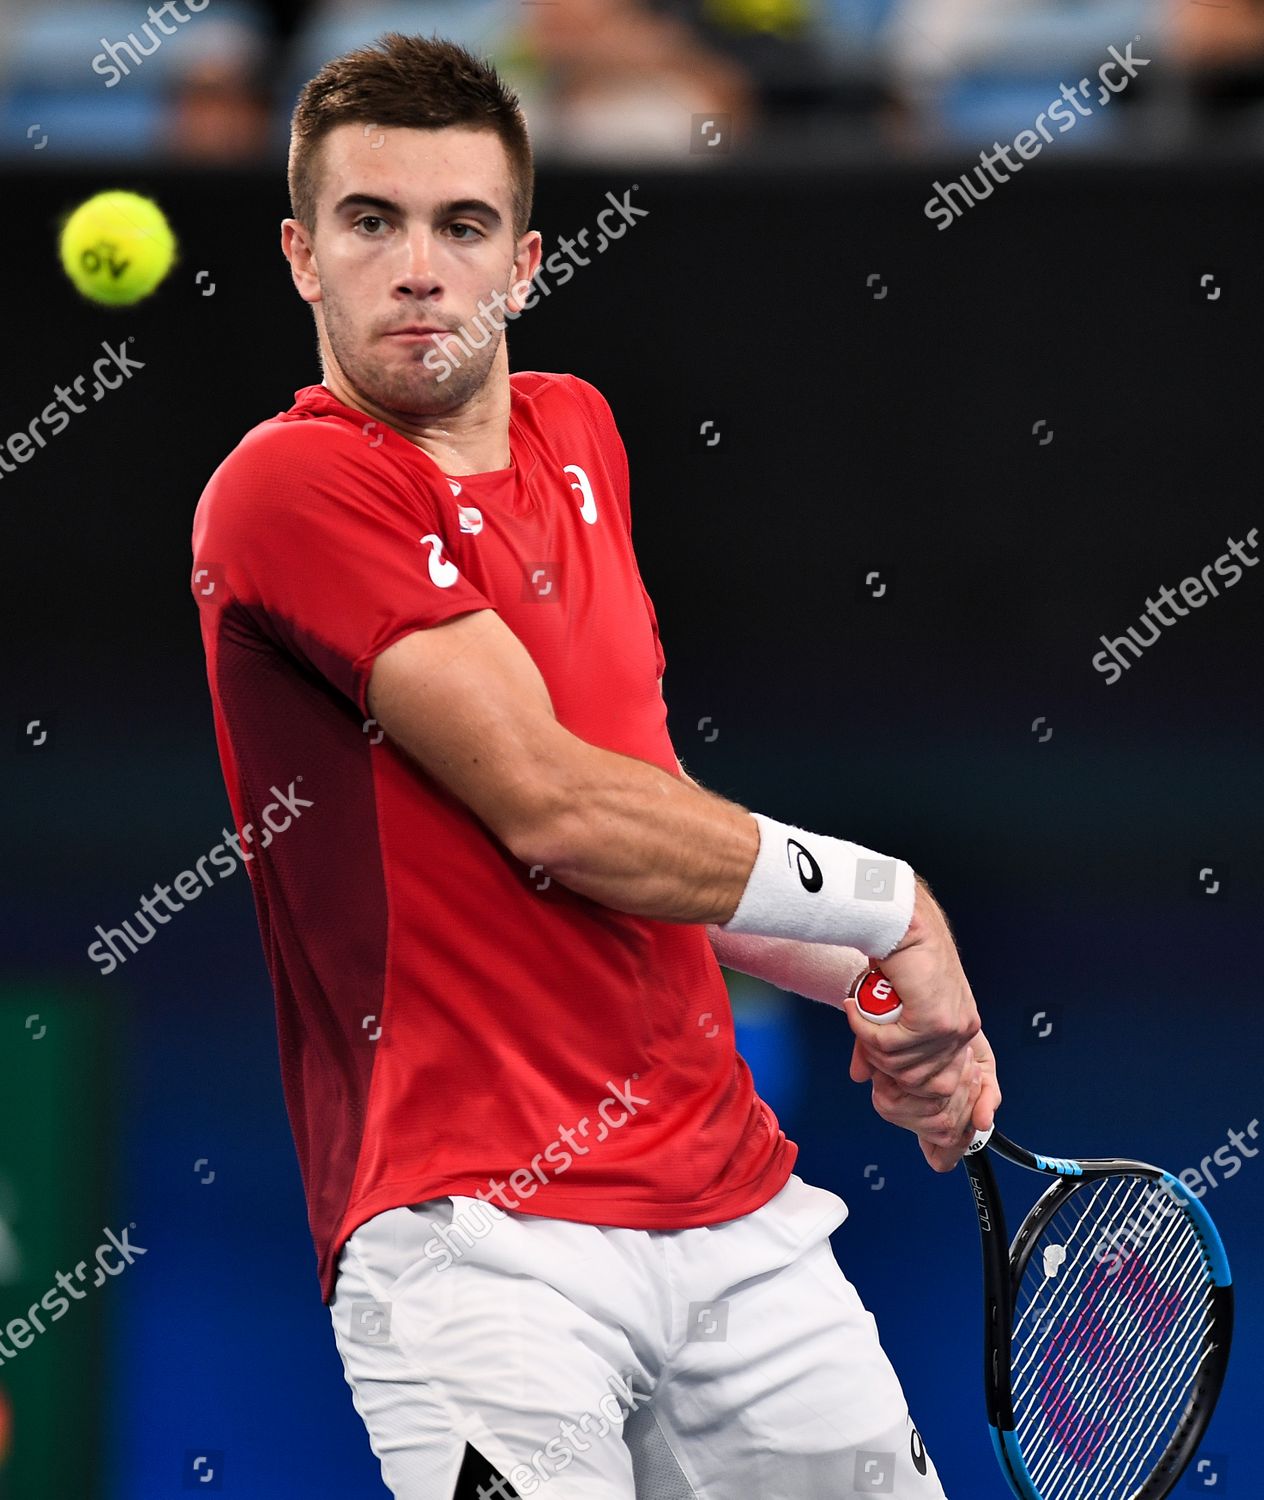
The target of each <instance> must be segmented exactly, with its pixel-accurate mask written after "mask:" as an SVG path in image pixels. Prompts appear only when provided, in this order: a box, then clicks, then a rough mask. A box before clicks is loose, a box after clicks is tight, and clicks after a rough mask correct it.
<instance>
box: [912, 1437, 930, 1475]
mask: <svg viewBox="0 0 1264 1500" xmlns="http://www.w3.org/2000/svg"><path fill="white" fill-rule="evenodd" d="M909 1455H910V1457H911V1458H912V1460H913V1467H914V1468H915V1469H916V1470H917V1472H918V1473H919V1474H925V1472H926V1445H925V1443H923V1442H922V1435H921V1433H920V1432H918V1430H917V1428H916V1427H914V1429H913V1435H912V1437H911V1438H910V1439H909Z"/></svg>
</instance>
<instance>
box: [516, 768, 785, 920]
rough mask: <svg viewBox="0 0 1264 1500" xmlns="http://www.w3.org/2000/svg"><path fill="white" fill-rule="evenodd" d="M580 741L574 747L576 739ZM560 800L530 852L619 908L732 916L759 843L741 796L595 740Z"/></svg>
mask: <svg viewBox="0 0 1264 1500" xmlns="http://www.w3.org/2000/svg"><path fill="white" fill-rule="evenodd" d="M572 748H573V747H572ZM569 759H570V764H569V765H568V768H567V776H566V783H565V786H560V785H559V787H558V794H557V798H556V807H555V810H554V811H553V812H552V814H551V815H550V816H549V817H547V818H546V819H545V820H544V821H543V824H542V826H541V829H540V831H539V833H538V834H537V836H536V838H535V840H534V841H533V842H532V843H531V844H530V845H529V846H528V847H527V849H526V851H525V853H524V852H523V851H519V855H520V857H521V858H524V859H526V857H527V855H533V856H534V857H533V858H530V859H527V862H528V863H531V864H533V865H534V864H539V865H542V866H543V868H544V869H545V871H546V872H547V873H548V874H549V875H551V876H552V877H553V878H554V879H555V880H557V881H558V882H560V884H562V885H564V886H566V887H568V889H570V890H573V891H577V892H578V893H579V894H580V895H582V896H587V897H589V898H590V899H591V900H593V901H598V902H600V903H601V904H602V905H603V906H609V907H611V908H612V909H613V910H615V911H623V912H629V913H631V914H632V915H634V916H642V917H657V918H658V919H659V920H661V921H667V922H702V923H711V922H714V923H720V922H727V921H728V920H729V918H730V917H732V915H733V913H734V912H735V911H736V910H737V906H738V903H739V901H740V900H741V899H742V892H743V891H744V890H745V889H746V884H747V881H748V880H749V879H750V873H751V870H752V868H753V867H754V863H755V856H756V854H757V853H758V851H759V825H758V824H757V823H756V822H755V819H754V818H753V817H752V816H751V814H750V813H749V812H748V811H747V810H746V809H745V808H743V807H740V806H739V805H738V804H737V803H734V802H729V801H726V800H725V799H724V798H723V797H718V796H716V795H715V794H714V793H713V792H708V791H704V790H703V789H702V788H701V787H699V786H697V785H696V784H695V783H691V782H689V781H687V780H684V779H682V777H677V776H673V775H671V774H670V773H669V772H667V771H664V770H662V769H661V768H660V767H659V766H655V765H651V764H650V763H649V762H648V761H643V760H637V759H635V758H634V757H632V756H627V755H618V754H616V753H615V752H614V751H610V750H604V749H602V748H600V747H599V746H596V745H585V746H584V748H583V750H582V751H579V752H577V753H574V754H572V755H571V757H570V758H569Z"/></svg>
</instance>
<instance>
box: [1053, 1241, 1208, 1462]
mask: <svg viewBox="0 0 1264 1500" xmlns="http://www.w3.org/2000/svg"><path fill="white" fill-rule="evenodd" d="M1192 1268H1193V1257H1192V1256H1187V1257H1186V1266H1185V1267H1183V1268H1182V1270H1187V1269H1192ZM1163 1270H1164V1273H1165V1274H1168V1275H1171V1274H1172V1272H1173V1266H1172V1265H1171V1264H1165V1265H1164V1267H1163ZM1159 1285H1160V1284H1159V1283H1157V1282H1152V1284H1151V1290H1150V1295H1149V1296H1148V1297H1147V1298H1146V1300H1145V1301H1144V1302H1142V1303H1141V1305H1140V1307H1139V1308H1137V1307H1135V1305H1134V1307H1133V1308H1132V1309H1131V1310H1132V1311H1133V1312H1135V1313H1136V1317H1135V1320H1134V1323H1133V1325H1132V1326H1131V1327H1130V1328H1128V1324H1127V1322H1126V1318H1127V1313H1126V1312H1125V1313H1124V1317H1123V1318H1121V1317H1120V1313H1121V1311H1123V1309H1122V1307H1121V1303H1122V1302H1123V1301H1124V1300H1127V1299H1126V1298H1125V1297H1120V1296H1115V1297H1113V1298H1111V1299H1109V1300H1107V1299H1105V1298H1102V1297H1101V1295H1100V1293H1098V1294H1097V1296H1098V1299H1099V1300H1098V1302H1097V1305H1095V1306H1092V1307H1091V1308H1090V1311H1089V1316H1087V1317H1085V1316H1084V1310H1083V1309H1081V1312H1080V1313H1079V1314H1077V1316H1076V1317H1075V1318H1074V1319H1073V1320H1072V1321H1071V1322H1070V1323H1069V1324H1067V1325H1064V1326H1063V1327H1062V1329H1061V1330H1060V1335H1061V1337H1060V1339H1059V1342H1058V1344H1057V1346H1056V1347H1054V1348H1053V1349H1052V1350H1051V1351H1050V1359H1051V1361H1052V1362H1054V1368H1055V1369H1056V1370H1057V1371H1058V1375H1059V1376H1060V1377H1061V1379H1060V1381H1059V1382H1057V1384H1054V1389H1055V1390H1056V1389H1057V1385H1058V1384H1060V1385H1061V1391H1060V1394H1059V1395H1058V1397H1057V1399H1056V1400H1054V1401H1052V1402H1051V1401H1050V1399H1049V1397H1050V1389H1049V1385H1050V1383H1046V1385H1045V1387H1044V1388H1043V1389H1042V1390H1041V1392H1040V1407H1041V1408H1042V1410H1041V1415H1042V1417H1043V1418H1044V1423H1043V1425H1044V1426H1046V1427H1047V1428H1049V1429H1051V1434H1050V1436H1051V1437H1052V1441H1051V1442H1050V1443H1049V1446H1048V1447H1047V1448H1046V1450H1045V1453H1044V1455H1043V1462H1042V1463H1041V1464H1040V1467H1041V1469H1042V1477H1043V1471H1044V1470H1045V1469H1046V1468H1048V1466H1049V1464H1050V1463H1051V1462H1054V1463H1055V1468H1054V1474H1055V1475H1056V1474H1059V1473H1060V1472H1061V1471H1064V1470H1065V1469H1066V1468H1067V1466H1068V1465H1074V1466H1075V1468H1076V1469H1077V1470H1078V1471H1079V1472H1080V1473H1081V1474H1082V1475H1092V1476H1093V1478H1094V1480H1095V1481H1096V1479H1097V1477H1098V1476H1097V1469H1098V1467H1099V1466H1098V1465H1096V1464H1095V1463H1094V1460H1096V1459H1097V1458H1098V1457H1099V1456H1100V1455H1102V1454H1103V1453H1105V1452H1106V1447H1105V1444H1106V1441H1107V1438H1108V1437H1109V1438H1113V1436H1114V1432H1113V1428H1112V1420H1111V1419H1116V1420H1117V1419H1118V1417H1119V1416H1120V1415H1121V1413H1123V1412H1131V1413H1134V1414H1135V1413H1137V1412H1153V1410H1154V1409H1155V1408H1154V1407H1153V1406H1152V1405H1149V1404H1147V1403H1144V1402H1142V1403H1139V1402H1138V1401H1137V1399H1136V1398H1137V1396H1138V1394H1141V1395H1144V1394H1145V1391H1144V1389H1143V1390H1142V1391H1141V1392H1140V1393H1139V1392H1138V1390H1137V1384H1138V1379H1139V1377H1140V1374H1141V1371H1142V1369H1143V1368H1145V1361H1147V1360H1149V1361H1150V1362H1151V1368H1152V1369H1156V1370H1158V1369H1162V1368H1163V1366H1162V1365H1156V1364H1154V1362H1153V1361H1154V1354H1155V1349H1154V1345H1155V1339H1154V1337H1153V1332H1152V1329H1151V1328H1150V1326H1149V1323H1150V1318H1151V1314H1152V1313H1153V1312H1154V1309H1155V1299H1156V1293H1157V1288H1158V1286H1159ZM1166 1300H1167V1301H1168V1303H1169V1305H1170V1302H1171V1298H1168V1299H1166ZM1198 1310H1199V1309H1198V1307H1197V1304H1196V1302H1194V1301H1192V1300H1191V1301H1190V1302H1189V1303H1188V1304H1186V1306H1185V1316H1184V1318H1183V1319H1182V1320H1181V1322H1180V1323H1179V1324H1177V1325H1175V1326H1173V1322H1172V1320H1170V1319H1169V1321H1168V1327H1167V1329H1166V1331H1167V1332H1168V1333H1170V1334H1171V1335H1172V1338H1171V1339H1170V1340H1169V1343H1170V1344H1172V1345H1174V1346H1175V1347H1174V1348H1173V1352H1172V1354H1171V1356H1170V1363H1169V1365H1168V1366H1167V1368H1168V1369H1169V1371H1171V1370H1173V1369H1175V1370H1177V1371H1178V1372H1179V1370H1180V1368H1181V1367H1180V1365H1179V1364H1177V1363H1176V1362H1177V1361H1178V1360H1179V1359H1180V1358H1181V1356H1180V1354H1179V1352H1178V1351H1179V1341H1180V1340H1181V1339H1182V1337H1183V1336H1185V1335H1186V1334H1188V1332H1189V1325H1190V1323H1191V1322H1192V1321H1193V1318H1194V1317H1195V1315H1196V1313H1197V1312H1198ZM1112 1328H1127V1329H1128V1331H1127V1333H1126V1334H1124V1335H1121V1336H1116V1335H1114V1334H1113V1333H1111V1331H1110V1330H1111V1329H1112ZM1086 1329H1087V1330H1089V1336H1088V1337H1086ZM1143 1344H1144V1347H1141V1346H1142V1345H1143ZM1160 1352H1161V1351H1160ZM1072 1360H1074V1365H1075V1370H1076V1373H1075V1374H1074V1375H1073V1377H1072V1379H1071V1381H1069V1382H1068V1381H1066V1379H1065V1370H1066V1366H1067V1364H1068V1363H1070V1362H1071V1361H1072ZM1152 1383H1153V1382H1151V1384H1152ZM1126 1420H1127V1419H1126ZM1125 1430H1126V1428H1125ZM1151 1435H1152V1434H1151ZM1133 1436H1136V1432H1135V1430H1134V1432H1133ZM1050 1477H1053V1476H1052V1475H1051V1476H1050Z"/></svg>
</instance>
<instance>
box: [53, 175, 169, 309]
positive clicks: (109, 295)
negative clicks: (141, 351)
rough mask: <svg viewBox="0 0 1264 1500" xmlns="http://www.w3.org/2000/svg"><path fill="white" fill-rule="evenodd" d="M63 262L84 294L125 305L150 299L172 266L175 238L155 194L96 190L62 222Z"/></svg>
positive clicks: (93, 298)
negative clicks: (145, 195) (93, 194)
mask: <svg viewBox="0 0 1264 1500" xmlns="http://www.w3.org/2000/svg"><path fill="white" fill-rule="evenodd" d="M60 249H61V263H62V266H63V267H64V268H65V271H66V275H67V276H69V277H70V279H71V281H73V282H74V284H75V286H76V287H78V289H79V290H80V291H81V292H82V293H83V295H84V296H85V297H90V298H91V299H92V301H93V302H104V303H106V304H108V305H109V306H112V307H125V306H127V305H129V304H130V303H133V302H139V301H140V299H141V298H142V297H148V296H149V294H150V292H152V291H153V290H154V288H155V287H156V286H157V285H158V284H159V282H161V281H162V279H163V277H164V276H165V275H166V274H167V272H168V271H169V270H170V269H171V267H172V264H173V263H174V261H175V257H176V237H175V235H174V234H172V232H171V225H170V224H168V223H167V219H166V216H165V215H164V213H163V211H162V209H160V208H159V207H158V205H157V204H156V203H155V202H154V201H153V199H152V198H143V197H141V195H140V194H139V193H128V192H123V191H121V190H120V191H117V192H108V193H97V195H96V196H95V197H93V198H89V199H88V201H87V202H86V203H81V204H80V205H79V207H78V208H76V209H75V210H74V212H73V213H72V214H71V215H70V217H69V218H68V219H67V220H66V222H65V223H64V224H63V225H62V230H61V243H60Z"/></svg>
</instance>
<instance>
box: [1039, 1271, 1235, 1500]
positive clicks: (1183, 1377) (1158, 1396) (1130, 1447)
mask: <svg viewBox="0 0 1264 1500" xmlns="http://www.w3.org/2000/svg"><path fill="white" fill-rule="evenodd" d="M1200 1313H1203V1314H1205V1313H1206V1307H1205V1306H1199V1304H1198V1302H1197V1301H1196V1300H1194V1299H1191V1300H1190V1304H1189V1306H1188V1308H1187V1310H1186V1313H1185V1316H1184V1319H1183V1320H1182V1326H1181V1327H1180V1328H1179V1329H1178V1330H1177V1331H1176V1332H1177V1337H1178V1339H1179V1338H1181V1337H1182V1336H1184V1335H1185V1334H1188V1333H1189V1332H1190V1331H1191V1329H1190V1325H1191V1324H1192V1323H1193V1322H1194V1319H1195V1318H1198V1315H1199V1314H1200ZM1204 1325H1205V1317H1202V1318H1198V1324H1197V1330H1196V1331H1199V1332H1201V1330H1202V1329H1203V1327H1204ZM1200 1347H1201V1353H1200ZM1134 1348H1135V1341H1134ZM1208 1352H1209V1351H1208V1349H1207V1347H1206V1343H1205V1340H1203V1339H1201V1338H1197V1339H1193V1340H1186V1341H1185V1342H1184V1344H1183V1346H1182V1347H1181V1348H1180V1349H1178V1350H1177V1351H1175V1352H1174V1353H1173V1354H1172V1355H1171V1356H1170V1358H1169V1361H1168V1362H1167V1363H1166V1364H1161V1363H1160V1364H1152V1365H1151V1367H1150V1373H1149V1377H1148V1379H1146V1380H1145V1382H1144V1383H1143V1384H1141V1385H1140V1386H1139V1387H1135V1386H1134V1388H1133V1389H1132V1390H1131V1391H1130V1393H1129V1396H1130V1401H1129V1408H1128V1412H1127V1414H1126V1415H1125V1416H1124V1418H1123V1425H1122V1426H1121V1427H1120V1428H1119V1429H1118V1430H1115V1429H1111V1430H1110V1431H1109V1432H1108V1433H1107V1434H1105V1436H1108V1437H1109V1442H1106V1441H1105V1440H1103V1441H1102V1442H1101V1443H1100V1444H1099V1445H1098V1447H1097V1450H1096V1452H1095V1454H1094V1455H1093V1458H1094V1460H1096V1461H1095V1462H1094V1461H1090V1462H1089V1463H1088V1464H1084V1463H1082V1462H1080V1463H1078V1464H1077V1458H1078V1459H1081V1460H1082V1458H1083V1454H1079V1455H1077V1454H1075V1453H1074V1452H1073V1451H1070V1450H1064V1451H1062V1452H1061V1454H1059V1452H1058V1448H1057V1447H1056V1446H1051V1447H1050V1448H1049V1449H1048V1450H1047V1451H1046V1454H1045V1462H1044V1463H1043V1464H1042V1465H1041V1466H1040V1467H1041V1471H1042V1476H1041V1477H1042V1479H1043V1480H1045V1482H1046V1483H1048V1484H1049V1485H1050V1486H1054V1485H1056V1486H1057V1488H1056V1489H1053V1488H1051V1489H1050V1490H1049V1491H1048V1493H1049V1494H1050V1495H1054V1494H1056V1495H1057V1496H1058V1497H1059V1500H1071V1497H1081V1500H1098V1497H1107V1496H1113V1495H1116V1494H1119V1495H1131V1494H1132V1493H1133V1490H1134V1489H1135V1488H1136V1487H1137V1484H1138V1483H1139V1482H1140V1479H1141V1478H1143V1477H1144V1475H1145V1474H1146V1473H1148V1472H1149V1470H1150V1469H1151V1468H1152V1467H1153V1465H1154V1462H1155V1460H1156V1459H1157V1458H1158V1456H1159V1454H1160V1453H1161V1452H1162V1451H1163V1449H1164V1448H1165V1447H1166V1446H1167V1443H1168V1441H1169V1439H1170V1436H1171V1430H1172V1429H1173V1427H1174V1425H1175V1422H1176V1420H1177V1419H1178V1413H1177V1410H1176V1406H1175V1401H1176V1396H1177V1393H1178V1392H1179V1391H1180V1390H1181V1389H1182V1388H1185V1387H1187V1386H1188V1384H1190V1383H1191V1382H1192V1378H1193V1376H1194V1375H1195V1374H1196V1372H1197V1368H1198V1366H1199V1365H1200V1364H1201V1363H1202V1360H1203V1358H1205V1357H1206V1354H1207V1353H1208ZM1191 1360H1194V1361H1195V1365H1194V1370H1193V1371H1190V1369H1189V1364H1190V1361H1191ZM1160 1381H1161V1382H1162V1384H1161V1385H1160ZM1183 1405H1184V1403H1183V1402H1182V1408H1183ZM1156 1412H1160V1413H1166V1419H1165V1418H1164V1417H1163V1416H1159V1417H1157V1418H1156V1416H1155V1413H1156ZM1146 1423H1148V1424H1149V1425H1148V1426H1147V1425H1146ZM1051 1457H1052V1458H1055V1459H1056V1460H1057V1461H1056V1463H1055V1464H1054V1466H1053V1468H1052V1469H1049V1464H1048V1460H1049V1459H1050V1458H1051ZM1072 1467H1074V1472H1072V1473H1071V1474H1069V1475H1068V1473H1067V1470H1068V1468H1072ZM1046 1471H1047V1472H1046ZM1134 1474H1135V1479H1134V1478H1133V1477H1132V1476H1133V1475H1134Z"/></svg>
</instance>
